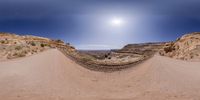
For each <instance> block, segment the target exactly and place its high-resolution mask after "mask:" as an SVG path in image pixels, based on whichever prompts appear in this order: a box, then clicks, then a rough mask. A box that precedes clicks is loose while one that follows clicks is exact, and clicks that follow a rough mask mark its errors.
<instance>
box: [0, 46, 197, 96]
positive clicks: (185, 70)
mask: <svg viewBox="0 0 200 100" xmlns="http://www.w3.org/2000/svg"><path fill="white" fill-rule="evenodd" d="M0 98H1V99H3V100H200V62H184V61H180V60H174V59H170V58H166V57H161V56H157V55H156V56H154V57H153V58H151V59H149V60H147V61H145V62H144V63H142V64H139V65H137V66H135V67H132V68H129V69H125V70H123V71H118V72H113V73H104V72H95V71H90V70H87V69H85V68H83V67H81V66H79V65H77V64H76V63H75V62H73V61H71V60H70V59H68V58H67V57H66V56H64V55H63V54H62V53H61V52H60V51H58V50H56V49H53V50H48V51H45V52H43V53H40V54H37V55H33V56H30V57H26V58H21V59H15V60H11V61H5V62H0Z"/></svg>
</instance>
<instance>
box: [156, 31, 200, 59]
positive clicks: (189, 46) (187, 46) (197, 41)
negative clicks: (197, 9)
mask: <svg viewBox="0 0 200 100" xmlns="http://www.w3.org/2000/svg"><path fill="white" fill-rule="evenodd" d="M160 54H161V55H163V56H168V57H172V58H176V59H182V60H191V61H199V60H200V32H195V33H190V34H186V35H184V36H182V37H181V38H178V39H177V40H176V41H174V42H169V43H166V44H165V46H164V47H163V50H161V51H160Z"/></svg>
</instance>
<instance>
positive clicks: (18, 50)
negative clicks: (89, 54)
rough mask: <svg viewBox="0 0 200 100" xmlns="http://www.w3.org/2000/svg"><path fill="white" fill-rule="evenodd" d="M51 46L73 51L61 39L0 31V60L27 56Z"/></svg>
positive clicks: (72, 48) (73, 49)
mask: <svg viewBox="0 0 200 100" xmlns="http://www.w3.org/2000/svg"><path fill="white" fill-rule="evenodd" d="M51 48H59V49H65V51H68V52H73V51H75V48H74V47H72V46H70V45H69V44H68V43H67V44H65V43H64V42H63V41H61V40H52V39H48V38H43V37H36V36H30V35H26V36H20V35H16V34H11V33H0V60H6V59H13V58H18V57H24V56H29V55H33V54H37V53H39V52H42V51H44V50H47V49H51Z"/></svg>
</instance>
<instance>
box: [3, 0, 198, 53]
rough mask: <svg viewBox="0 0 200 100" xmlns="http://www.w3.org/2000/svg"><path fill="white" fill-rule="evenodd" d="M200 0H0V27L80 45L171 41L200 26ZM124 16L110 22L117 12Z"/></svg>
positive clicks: (79, 47) (5, 30) (117, 44)
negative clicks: (118, 21) (118, 23)
mask: <svg viewBox="0 0 200 100" xmlns="http://www.w3.org/2000/svg"><path fill="white" fill-rule="evenodd" d="M199 5H200V1H199V0H0V31H1V32H12V33H18V34H22V35H24V34H30V35H36V36H44V37H48V38H54V39H62V40H64V41H65V42H69V43H71V44H72V45H74V46H75V47H76V48H78V49H108V48H120V47H122V46H123V45H126V44H129V43H140V42H156V41H171V40H175V39H176V38H177V37H180V36H182V35H183V34H185V33H188V32H197V31H200V13H199V11H200V6H199ZM116 17H117V18H120V19H122V20H123V22H124V23H123V25H122V26H120V27H114V26H110V25H109V24H110V23H109V22H111V21H112V19H113V18H116Z"/></svg>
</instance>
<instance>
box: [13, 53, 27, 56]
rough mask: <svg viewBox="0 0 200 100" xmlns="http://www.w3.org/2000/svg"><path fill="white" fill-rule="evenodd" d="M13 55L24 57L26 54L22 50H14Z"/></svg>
mask: <svg viewBox="0 0 200 100" xmlns="http://www.w3.org/2000/svg"><path fill="white" fill-rule="evenodd" d="M13 56H14V57H24V56H26V54H25V53H24V52H16V53H14V54H13Z"/></svg>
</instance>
